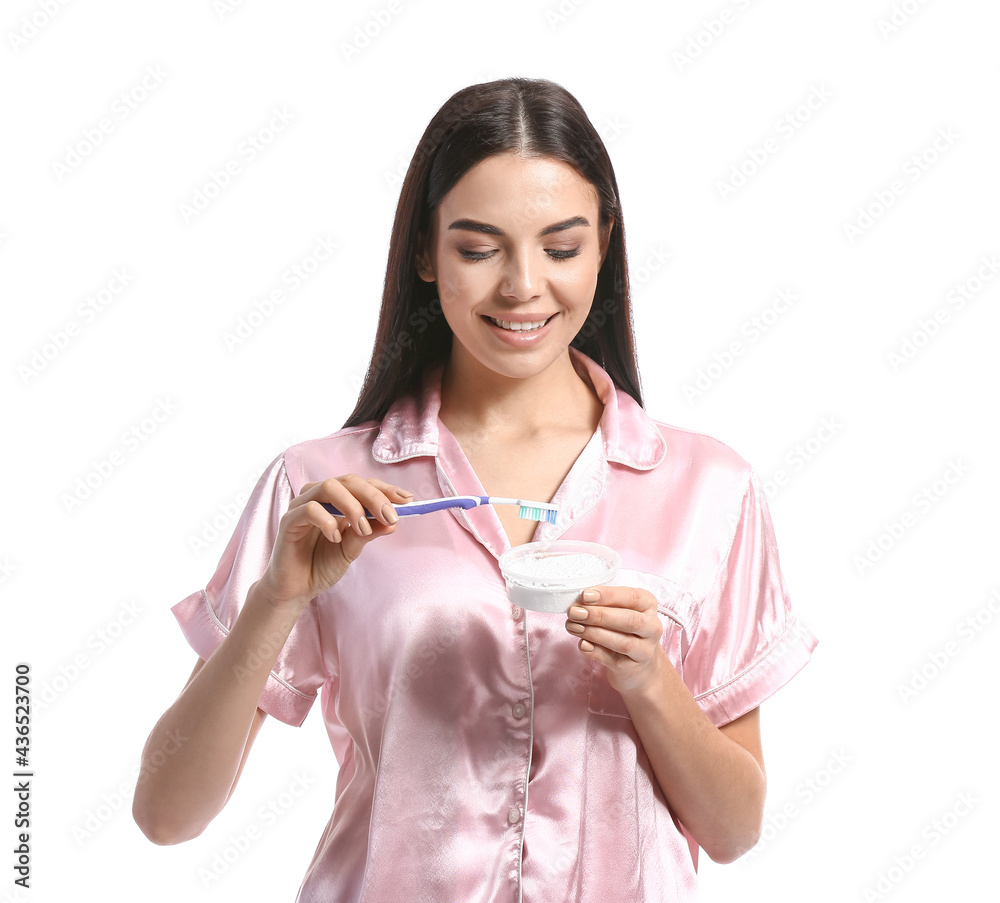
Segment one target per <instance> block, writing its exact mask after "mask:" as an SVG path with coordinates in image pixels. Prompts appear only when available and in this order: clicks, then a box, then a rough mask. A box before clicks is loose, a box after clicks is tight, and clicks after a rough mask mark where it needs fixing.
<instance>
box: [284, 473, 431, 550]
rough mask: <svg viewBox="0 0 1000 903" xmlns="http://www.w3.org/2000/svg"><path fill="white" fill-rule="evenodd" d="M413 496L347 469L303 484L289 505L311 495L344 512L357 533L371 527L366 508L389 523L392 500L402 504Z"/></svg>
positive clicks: (390, 520) (403, 490)
mask: <svg viewBox="0 0 1000 903" xmlns="http://www.w3.org/2000/svg"><path fill="white" fill-rule="evenodd" d="M412 498H413V493H411V492H408V491H407V490H405V489H403V488H401V487H399V486H395V485H393V484H392V483H386V482H385V481H384V480H379V479H377V478H374V477H373V478H369V479H367V480H362V479H361V477H359V476H358V475H357V474H353V473H349V474H344V475H343V476H340V477H337V478H336V479H334V478H330V479H327V480H322V481H320V482H314V483H305V484H303V486H302V491H301V492H300V493H299V495H298V496H296V497H295V499H293V500H292V502H291V503H290V504H289V508H292V507H295V506H297V505H304V504H306V502H308V501H311V500H312V499H316V500H317V501H320V502H327V503H329V504H331V505H333V506H334V507H335V508H337V509H338V510H339V511H342V512H343V516H344V518H345V522H346V523H350V524H353V526H354V529H355V532H356V533H357V534H358V535H359V536H368V535H371V532H372V531H371V524H369V523H368V520H369V518H368V515H367V514H366V513H365V509H366V508H367V509H368V511H371V512H372V513H373V514H374V515H375V518H376V519H377V520H379V521H380V522H381V523H383V524H385V525H386V526H387V527H388V526H391V525H392V524H393V523H394V522H395V521H394V520H393V519H392V515H393V514H395V512H394V510H393V501H395V502H396V503H397V504H405V503H406V502H408V501H411V500H412ZM387 505H388V507H385V506H387ZM331 516H333V515H331ZM397 519H398V516H397Z"/></svg>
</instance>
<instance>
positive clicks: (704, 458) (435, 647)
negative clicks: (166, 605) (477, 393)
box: [172, 348, 816, 903]
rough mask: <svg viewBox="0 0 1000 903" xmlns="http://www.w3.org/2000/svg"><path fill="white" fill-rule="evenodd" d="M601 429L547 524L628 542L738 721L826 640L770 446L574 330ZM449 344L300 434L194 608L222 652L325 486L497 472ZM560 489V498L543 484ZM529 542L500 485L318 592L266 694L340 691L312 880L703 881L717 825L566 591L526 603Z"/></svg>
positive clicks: (475, 884) (692, 675) (384, 891)
mask: <svg viewBox="0 0 1000 903" xmlns="http://www.w3.org/2000/svg"><path fill="white" fill-rule="evenodd" d="M570 354H571V358H572V360H573V364H574V367H575V368H576V369H577V371H578V372H579V373H580V375H581V376H582V377H583V378H584V379H585V380H586V381H587V382H588V383H589V384H590V385H591V386H593V388H594V389H595V391H596V392H597V394H598V396H599V397H600V398H601V400H602V401H603V402H604V414H603V416H602V418H601V422H600V426H599V428H598V430H597V431H596V432H595V433H594V435H593V436H592V438H591V439H590V442H589V443H588V444H587V446H586V447H585V448H584V450H583V452H582V453H581V454H580V456H579V458H578V459H577V460H576V462H575V463H574V464H573V467H572V469H571V470H570V472H569V474H568V475H567V476H566V479H565V480H564V481H563V483H562V485H561V486H560V487H559V490H558V491H557V493H556V495H555V497H554V498H553V499H552V500H551V501H552V502H553V503H554V504H556V505H558V507H559V517H558V520H557V522H556V523H555V524H548V523H540V524H538V526H537V529H536V531H535V535H534V539H535V540H541V539H554V538H556V537H563V538H567V539H582V540H590V541H593V542H600V543H605V544H607V545H609V546H611V547H612V548H614V549H616V550H617V551H618V552H619V553H620V555H621V558H622V568H621V571H620V572H619V574H618V578H617V580H616V581H615V582H616V583H617V584H619V585H622V586H637V587H643V588H645V589H647V590H649V591H650V592H651V593H652V594H653V595H654V596H655V597H656V599H657V603H658V609H657V610H658V614H659V617H660V620H661V622H662V624H663V634H662V643H663V646H664V648H665V650H666V652H667V653H668V655H669V658H670V661H671V662H672V663H673V665H674V667H675V668H676V669H677V671H678V673H679V674H680V675H681V677H682V679H683V680H684V683H685V684H686V686H687V687H688V688H689V689H690V691H691V693H692V694H693V695H694V698H695V699H696V700H697V702H698V704H699V705H700V706H701V708H702V710H703V711H704V712H705V714H706V715H707V716H708V717H709V719H711V721H712V722H713V723H714V724H716V725H723V724H725V723H727V722H729V721H732V720H733V719H735V718H737V717H739V716H740V715H742V714H744V713H746V712H748V711H750V710H751V709H753V708H754V707H755V706H758V705H759V704H760V703H761V702H763V701H764V700H765V699H767V698H768V697H769V696H770V695H771V694H772V693H774V691H775V690H777V689H778V688H779V687H781V686H783V685H784V684H785V683H787V682H788V681H789V680H790V679H791V678H792V677H793V675H795V674H796V672H798V671H799V670H800V669H801V668H802V667H803V666H804V665H805V664H806V662H807V661H808V660H809V657H810V654H811V652H812V649H813V648H814V646H815V644H816V640H815V638H814V637H813V636H812V634H810V633H809V631H808V630H807V629H806V628H805V627H803V626H801V625H799V624H798V623H797V622H796V620H795V618H794V616H793V615H792V613H791V610H790V605H789V597H788V593H787V590H786V587H785V583H784V580H783V578H782V575H781V570H780V567H779V561H778V550H777V546H776V544H775V538H774V532H773V529H772V526H771V519H770V516H769V514H768V510H767V505H766V502H765V498H764V494H763V490H762V488H761V484H760V481H759V478H758V476H757V474H756V472H755V471H754V470H752V469H751V467H750V466H749V464H748V463H747V462H746V461H744V460H743V458H741V457H740V456H739V455H737V454H736V453H735V452H734V451H733V450H732V449H730V448H729V447H728V446H726V445H724V444H723V443H721V442H719V441H717V440H716V439H712V438H710V437H708V436H705V435H702V434H699V433H693V432H689V431H687V430H683V429H678V428H677V427H673V426H669V425H667V424H665V423H661V422H659V421H655V420H652V419H650V417H649V416H648V415H647V414H646V413H645V411H644V410H643V409H642V408H641V407H640V406H639V405H638V404H637V403H636V402H635V401H634V399H632V398H631V396H629V395H627V394H626V393H624V392H621V391H619V390H617V389H616V388H615V387H614V385H613V383H612V382H611V379H610V377H609V376H608V374H607V373H606V372H605V370H604V369H603V368H602V367H600V366H599V365H598V364H597V363H596V362H595V361H593V360H591V359H590V358H589V357H587V356H585V355H583V354H581V353H580V352H578V351H577V350H576V349H574V348H571V349H570ZM441 371H442V365H441V364H437V365H433V366H432V367H430V368H428V369H427V371H425V374H424V379H423V385H422V391H421V392H420V393H419V395H412V396H406V397H403V398H401V399H400V400H398V401H397V402H396V403H395V404H394V405H393V407H392V408H391V410H390V411H389V412H388V413H387V414H386V417H385V419H384V420H383V421H382V422H381V424H379V423H377V422H374V421H372V422H370V423H366V424H363V425H360V426H356V427H351V428H348V429H343V430H340V431H338V432H336V433H333V434H332V435H330V436H327V437H325V438H322V439H315V440H312V441H308V442H302V443H300V444H298V445H294V446H292V447H291V448H288V449H286V450H285V451H284V452H283V453H282V454H280V455H278V457H276V458H275V459H274V461H273V462H272V463H271V465H270V466H269V467H268V469H267V470H266V472H265V473H264V474H263V475H262V476H261V478H260V480H259V481H258V483H257V485H256V487H255V489H254V491H253V494H252V496H251V498H250V500H249V502H248V503H247V506H246V508H245V510H244V512H243V515H242V517H241V519H240V521H239V523H238V524H237V527H236V530H235V533H234V535H233V537H232V539H231V540H230V542H229V545H228V546H227V547H226V550H225V552H224V554H223V556H222V559H221V561H220V562H219V565H218V568H217V570H216V571H215V574H214V576H213V577H212V578H211V580H210V581H209V583H208V585H207V586H206V587H205V589H204V590H198V592H195V593H192V594H191V595H190V596H188V597H187V598H186V599H184V600H183V601H181V602H179V603H177V604H176V605H175V606H174V607H173V609H172V611H173V613H174V614H175V615H176V617H177V620H178V621H179V623H180V626H181V629H182V630H183V632H184V635H185V636H186V637H187V639H188V641H189V642H190V644H191V646H192V647H193V648H194V650H195V651H196V652H197V653H198V655H199V656H201V657H202V658H203V659H208V658H209V656H211V655H212V653H213V652H214V651H215V649H216V648H218V646H219V644H220V643H221V642H222V640H223V638H224V637H225V636H226V634H227V632H228V630H229V629H230V628H231V626H232V624H233V622H234V621H235V620H236V617H237V615H238V614H239V612H240V606H241V605H242V603H243V601H244V600H245V599H246V596H247V591H248V590H249V589H250V587H251V585H252V584H253V583H254V582H255V581H256V580H258V579H259V578H260V577H261V575H262V574H263V572H264V570H265V568H266V567H267V564H268V560H269V556H270V551H271V547H272V544H273V542H274V537H275V535H276V532H277V528H278V522H279V520H280V518H281V516H282V514H283V513H284V512H285V511H286V510H287V507H288V504H289V502H290V501H291V499H293V498H294V497H295V496H296V495H297V494H298V493H299V492H300V490H301V487H302V485H303V484H304V483H307V482H310V481H316V480H323V479H325V478H328V477H332V476H338V475H342V474H346V473H352V472H353V473H357V474H359V475H361V476H362V477H378V478H380V479H383V480H386V481H387V482H389V483H392V484H394V485H398V486H401V487H403V488H404V489H409V490H410V491H411V492H413V493H414V496H415V497H416V498H417V499H421V498H433V497H437V496H445V495H485V494H486V493H485V490H484V489H483V487H482V485H481V484H480V482H479V479H478V477H477V476H476V474H475V473H474V472H473V470H472V467H471V466H470V464H469V462H468V460H467V459H466V457H465V454H464V453H463V451H462V449H461V447H460V446H459V444H458V442H457V441H456V439H455V437H454V436H453V435H452V434H451V433H450V432H449V431H448V429H447V428H446V427H445V426H444V424H443V423H442V422H441V421H440V420H439V419H438V416H437V415H438V410H439V407H440V400H441V396H440V385H441ZM539 501H546V500H545V499H540V500H539ZM508 548H509V542H508V540H507V536H506V534H505V533H504V530H503V528H502V526H501V524H500V520H499V518H498V517H497V514H496V511H495V510H494V509H493V508H491V507H489V506H484V507H481V508H474V509H471V510H468V511H465V510H461V509H451V510H447V511H442V512H438V513H434V514H430V515H426V516H422V517H412V518H403V519H401V520H400V522H399V525H398V526H397V528H396V532H395V533H394V534H392V535H391V536H386V537H383V538H381V539H378V540H375V541H374V542H372V543H370V544H369V545H367V546H366V547H365V549H364V551H363V552H362V554H361V556H360V557H359V558H358V560H357V561H355V562H354V563H353V564H352V565H351V567H350V569H349V570H348V572H347V573H346V575H345V576H344V577H343V578H342V579H341V580H340V582H339V583H337V584H336V585H335V586H334V587H332V588H331V589H330V590H328V591H326V592H324V593H321V594H320V595H319V596H317V597H316V599H314V600H313V601H312V602H311V603H310V605H309V606H308V607H307V608H306V609H305V610H304V612H303V614H302V615H301V617H300V618H299V620H298V622H297V623H296V625H295V627H294V628H293V630H292V633H291V635H290V637H289V638H288V641H287V642H286V644H285V646H284V647H283V649H282V651H281V653H280V655H279V656H278V660H277V662H276V664H275V666H274V670H273V671H272V673H271V675H270V676H269V677H268V681H267V685H266V687H265V689H264V693H263V695H262V696H261V699H260V708H261V709H263V710H264V711H265V712H267V713H268V714H269V715H271V716H273V717H274V718H277V719H278V720H279V721H284V722H285V723H286V724H291V725H296V726H297V725H300V724H302V722H303V720H304V719H305V717H306V715H307V714H308V712H309V710H310V709H311V708H312V705H313V703H314V702H315V701H316V700H317V699H319V701H320V711H321V712H322V717H323V720H324V722H325V724H326V728H327V732H328V734H329V737H330V742H331V744H332V745H333V750H334V753H335V755H336V758H337V761H338V763H339V765H340V768H339V773H338V775H337V793H336V803H335V805H334V808H333V813H332V815H331V817H330V821H329V823H328V824H327V827H326V830H325V831H324V832H323V835H322V837H321V838H320V840H319V844H318V846H317V847H316V852H315V855H314V857H313V860H312V863H311V865H310V867H309V869H308V871H307V873H306V875H305V878H304V880H303V882H302V885H301V887H300V889H299V893H298V897H297V903H318V901H323V903H331V901H336V903H362V901H363V903H394V901H404V900H405V901H407V903H487V901H489V903H494V901H495V903H501V901H502V903H515V901H525V903H561V901H566V903H569V901H574V903H575V901H584V903H606V901H607V900H628V901H630V903H653V901H656V903H664V901H677V900H684V901H690V900H695V899H697V881H696V874H695V870H696V866H697V853H698V848H697V845H696V844H695V843H694V842H693V841H691V840H690V838H689V837H688V835H687V834H686V833H685V831H684V828H683V826H681V825H679V824H678V823H677V821H676V820H675V819H674V817H673V816H672V814H671V811H670V809H669V807H668V806H667V804H666V802H665V800H664V797H663V794H662V793H661V791H660V788H659V786H658V785H657V784H656V782H655V779H654V777H653V773H652V770H651V767H650V764H649V760H648V759H647V757H646V754H645V752H644V750H643V748H642V746H641V745H640V743H639V740H638V737H637V734H636V731H635V727H634V725H633V724H632V721H631V719H630V718H629V713H628V709H627V708H626V706H625V702H624V700H623V699H622V697H621V695H619V694H618V693H617V692H616V691H615V690H614V689H613V688H612V686H611V685H610V683H608V680H607V677H606V674H605V669H604V666H603V665H600V664H598V663H595V662H592V661H591V660H589V659H587V658H586V657H585V656H584V655H583V654H582V653H581V652H580V651H579V650H578V648H577V639H576V638H574V637H573V636H571V635H570V634H569V633H567V631H566V628H565V621H566V618H565V616H564V615H562V614H542V613H537V612H530V611H523V610H522V609H520V608H516V607H512V605H511V603H510V602H509V600H508V599H507V595H506V590H505V586H504V581H503V578H502V576H501V574H500V568H499V566H498V564H497V559H498V558H499V557H500V555H501V554H502V553H503V552H504V551H505V550H506V549H508Z"/></svg>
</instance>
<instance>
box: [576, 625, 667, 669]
mask: <svg viewBox="0 0 1000 903" xmlns="http://www.w3.org/2000/svg"><path fill="white" fill-rule="evenodd" d="M567 630H569V628H568V627H567ZM570 633H572V634H573V636H575V637H577V638H578V639H579V640H580V642H581V643H590V644H592V645H593V646H596V647H598V648H604V649H606V650H607V651H608V652H613V653H617V654H618V655H619V656H623V657H625V658H630V659H632V661H636V662H642V661H645V660H646V659H648V658H649V653H650V640H649V638H648V637H639V636H636V635H635V634H629V633H619V632H618V631H617V630H606V629H605V628H603V627H587V628H585V629H584V632H583V633H582V634H581V633H576V632H574V631H570ZM580 648H581V649H582V650H583V651H587V650H586V648H585V646H583V645H581V647H580Z"/></svg>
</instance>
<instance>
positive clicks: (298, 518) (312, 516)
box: [278, 498, 341, 542]
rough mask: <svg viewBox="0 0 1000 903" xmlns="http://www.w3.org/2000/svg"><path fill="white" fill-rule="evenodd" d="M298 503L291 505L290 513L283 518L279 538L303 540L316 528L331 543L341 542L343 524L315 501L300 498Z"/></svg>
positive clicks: (286, 513)
mask: <svg viewBox="0 0 1000 903" xmlns="http://www.w3.org/2000/svg"><path fill="white" fill-rule="evenodd" d="M298 502H299V504H297V505H294V506H293V505H289V508H288V511H286V512H285V514H284V516H283V517H282V518H281V524H280V526H279V528H278V536H279V538H280V537H282V536H289V537H290V538H292V539H301V538H302V536H303V535H304V534H305V533H306V532H308V531H309V530H311V529H313V528H314V527H315V528H316V529H318V530H319V531H320V533H322V534H323V535H324V536H325V537H326V538H327V539H328V540H330V542H340V541H341V529H340V527H341V524H340V523H339V521H338V520H337V518H335V517H334V516H333V515H332V514H330V512H329V511H327V510H326V509H325V508H324V507H323V506H322V505H320V503H319V502H317V501H315V500H311V499H302V498H300V499H299V500H298Z"/></svg>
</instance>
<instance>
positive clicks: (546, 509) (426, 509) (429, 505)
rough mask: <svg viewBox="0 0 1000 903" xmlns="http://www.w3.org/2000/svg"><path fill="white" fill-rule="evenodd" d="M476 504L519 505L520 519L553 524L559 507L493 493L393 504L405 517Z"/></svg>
mask: <svg viewBox="0 0 1000 903" xmlns="http://www.w3.org/2000/svg"><path fill="white" fill-rule="evenodd" d="M320 504H321V505H322V506H323V507H324V508H326V510H327V511H329V512H330V513H331V514H332V515H334V516H335V517H344V516H345V515H344V513H343V512H342V511H338V510H337V509H336V508H334V507H333V505H331V504H330V503H329V502H320ZM478 505H519V506H520V508H519V510H518V512H517V516H518V517H519V518H521V519H522V520H537V521H546V522H547V523H550V524H554V523H555V522H556V516H557V515H558V514H559V509H558V508H557V507H556V506H555V505H549V504H547V503H546V502H531V501H527V500H526V499H506V498H500V497H499V496H495V495H452V496H448V497H447V498H442V499H425V500H424V501H420V502H407V503H406V504H405V505H393V506H392V507H393V508H395V509H396V514H398V515H399V516H400V517H406V516H407V515H408V514H430V513H431V512H432V511H443V510H444V509H445V508H475V507H476V506H478ZM365 517H367V518H369V519H374V518H375V515H374V514H372V513H371V512H370V511H369V510H368V509H367V508H365Z"/></svg>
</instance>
